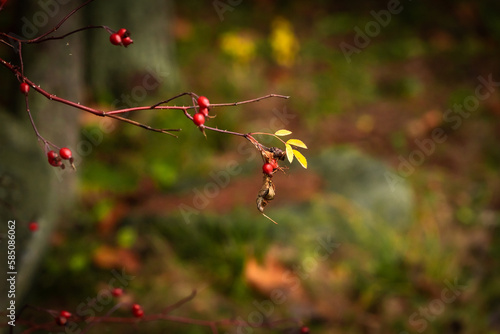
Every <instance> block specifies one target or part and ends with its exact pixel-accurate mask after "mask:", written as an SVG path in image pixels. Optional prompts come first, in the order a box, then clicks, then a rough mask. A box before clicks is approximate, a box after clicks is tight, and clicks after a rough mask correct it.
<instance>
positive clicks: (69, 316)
mask: <svg viewBox="0 0 500 334" xmlns="http://www.w3.org/2000/svg"><path fill="white" fill-rule="evenodd" d="M60 316H61V317H64V318H66V319H67V318H71V313H70V312H68V311H65V310H62V311H61V313H60Z"/></svg>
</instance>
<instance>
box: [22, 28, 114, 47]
mask: <svg viewBox="0 0 500 334" xmlns="http://www.w3.org/2000/svg"><path fill="white" fill-rule="evenodd" d="M90 29H106V30H108V31H109V30H110V29H109V27H107V26H86V27H83V28H79V29H76V30H73V31H71V32H68V33H66V34H64V35H61V36H50V37H45V38H42V39H36V40H34V41H32V42H30V43H33V44H35V43H42V42H45V41H50V40H58V39H64V38H66V37H68V36H70V35H73V34H75V33H77V32H80V31H83V30H90Z"/></svg>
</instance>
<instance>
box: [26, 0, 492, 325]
mask: <svg viewBox="0 0 500 334" xmlns="http://www.w3.org/2000/svg"><path fill="white" fill-rule="evenodd" d="M402 6H403V10H402V11H401V13H400V14H397V15H393V16H392V17H391V21H390V23H389V24H388V25H387V26H385V27H381V28H380V34H378V35H377V36H374V37H372V38H371V41H370V43H369V45H368V46H366V47H365V48H363V49H362V50H361V52H360V53H359V54H356V53H354V54H352V56H351V60H352V62H351V63H348V62H347V61H346V58H345V56H344V55H343V54H342V52H341V49H340V48H339V44H340V43H341V42H342V41H345V42H347V43H353V40H354V37H355V31H354V27H356V26H357V27H360V28H361V29H364V27H365V25H366V24H367V23H368V22H370V21H373V20H374V18H373V16H372V14H371V11H380V10H383V9H386V8H387V3H385V2H375V1H350V2H341V3H338V2H331V1H315V2H313V3H311V2H299V1H294V2H285V1H277V2H273V1H265V0H263V1H256V2H241V4H240V5H238V6H234V7H232V8H233V9H232V10H230V11H226V12H224V13H223V16H222V17H223V20H222V21H221V20H220V17H219V16H218V15H217V12H216V11H215V9H214V8H213V7H212V6H211V3H210V2H206V3H203V4H201V3H199V2H195V1H192V0H186V1H183V2H181V3H175V10H176V14H175V15H174V20H173V22H171V23H170V29H171V34H172V36H173V38H174V41H175V45H174V46H172V48H174V49H175V55H176V58H177V61H178V66H179V69H178V70H179V72H180V73H181V80H180V82H179V83H177V88H176V90H175V91H168V92H166V91H164V90H162V89H161V87H160V89H158V90H156V91H154V92H149V93H148V96H147V97H146V99H145V100H144V101H142V102H141V104H146V105H147V104H150V103H151V104H153V103H155V102H157V101H159V100H162V99H165V98H168V97H170V96H173V95H175V94H177V93H180V92H184V91H193V92H196V93H197V94H200V95H206V96H208V97H209V98H210V101H211V102H212V103H222V102H235V101H238V100H246V99H249V98H253V97H258V96H262V95H266V94H268V93H278V94H285V95H290V96H291V98H290V99H289V100H286V101H282V100H266V101H262V102H259V103H255V104H250V105H244V106H238V107H230V108H224V109H222V108H221V109H213V110H212V111H211V112H213V113H214V114H216V115H217V117H216V118H214V119H210V120H209V121H208V124H209V125H211V126H217V127H219V128H223V129H234V130H236V131H240V132H248V131H261V130H262V129H270V131H275V130H277V129H279V128H287V129H290V130H292V131H293V132H294V135H295V134H296V138H301V139H303V140H304V142H306V144H307V145H308V147H309V150H307V151H304V152H303V153H304V154H305V155H306V157H307V158H308V161H309V169H308V170H307V171H300V170H299V169H300V167H299V168H296V167H297V166H292V167H291V168H290V170H288V171H287V175H282V174H278V175H276V176H275V178H274V179H275V180H276V183H277V197H276V200H275V201H273V202H271V204H270V205H269V207H268V208H267V209H266V212H267V213H268V214H269V215H270V216H271V217H272V218H273V219H275V220H276V221H278V222H279V225H277V226H275V225H274V224H271V223H270V222H269V221H267V220H266V219H264V218H263V217H262V216H260V215H259V214H258V212H257V210H256V209H255V202H254V198H255V196H256V194H257V191H258V189H259V187H260V182H261V175H260V164H261V161H260V158H259V157H258V156H257V155H253V156H252V155H250V156H248V155H247V153H246V152H247V150H249V147H247V146H241V145H242V140H241V138H232V137H230V136H224V135H221V134H216V133H211V132H208V133H207V135H208V138H207V139H205V138H204V137H203V135H202V134H201V133H200V132H199V131H198V129H196V128H195V127H194V126H192V124H191V122H190V121H189V120H188V119H186V118H185V117H183V116H182V115H180V114H176V112H175V111H168V112H157V113H150V114H148V113H142V114H139V113H138V114H135V115H131V117H134V118H135V119H139V120H140V121H142V122H145V123H148V124H152V125H155V126H157V127H166V128H182V129H183V131H181V132H179V133H178V136H179V138H173V137H170V136H165V135H160V134H157V133H152V132H147V131H144V130H142V129H138V128H134V127H131V126H129V125H126V124H125V125H117V126H116V128H115V129H114V131H112V132H111V133H109V134H106V135H105V136H104V139H103V141H102V143H101V144H99V145H98V146H97V147H96V148H95V149H94V150H93V151H92V153H91V154H90V155H89V156H88V157H86V159H85V161H84V163H83V164H82V165H81V167H79V171H78V173H79V176H80V177H81V178H80V185H81V187H80V196H81V202H80V203H79V204H78V206H77V208H76V209H75V211H74V212H72V213H68V216H67V217H65V219H63V221H64V224H61V230H60V231H59V232H58V235H56V236H54V238H53V239H54V240H53V249H52V251H51V253H50V254H48V256H47V257H46V260H45V263H44V265H43V269H42V271H41V273H40V279H39V282H38V283H37V291H35V292H34V293H33V296H32V299H33V300H31V301H30V303H36V302H40V301H44V303H49V304H54V305H57V307H63V306H65V307H67V308H69V309H71V308H72V307H76V305H78V304H79V303H80V302H81V301H83V300H85V298H86V297H87V296H94V295H95V294H96V293H97V292H98V291H99V289H100V288H101V287H102V284H105V283H106V282H107V281H108V280H109V278H110V277H111V275H110V270H111V269H112V268H115V267H117V268H127V270H130V272H131V274H132V275H135V277H136V278H135V279H134V280H133V281H132V282H131V285H130V287H127V290H128V292H129V293H130V294H131V295H132V296H133V298H134V300H137V301H139V302H140V303H141V304H142V305H144V307H145V309H146V312H155V310H160V309H162V308H163V307H165V306H166V305H168V304H172V303H174V302H176V301H177V300H179V299H180V298H183V297H184V296H186V295H188V294H189V293H190V291H191V290H192V289H198V290H199V296H198V297H196V299H195V300H193V301H192V302H190V303H189V304H187V305H185V306H184V307H183V308H182V309H181V310H178V311H176V312H177V313H176V314H182V315H191V316H193V317H198V318H203V319H219V318H231V317H238V316H241V317H242V318H243V319H245V320H246V319H247V317H248V315H249V314H250V313H251V312H252V311H255V309H256V308H255V304H254V302H255V301H263V300H267V299H269V293H270V291H271V289H272V288H283V289H285V290H286V291H288V294H287V300H286V302H285V303H283V304H281V305H274V306H275V308H274V312H273V314H272V315H271V317H272V318H280V317H294V318H296V319H298V320H299V321H304V322H305V323H307V324H308V325H310V327H311V328H312V333H398V334H400V333H415V332H424V331H425V332H427V333H493V332H496V331H498V330H499V328H500V320H499V312H500V305H499V304H498V298H499V294H500V285H499V284H498V280H497V279H496V277H497V276H498V274H499V269H498V268H500V267H499V260H498V259H499V255H500V248H499V246H498V245H499V244H500V243H499V242H498V241H499V240H498V239H499V237H500V233H499V231H498V224H499V214H498V209H499V206H500V201H499V198H500V197H499V189H500V178H499V176H498V168H499V167H500V155H499V153H498V149H497V147H498V141H499V139H500V138H499V135H498V134H499V133H500V131H499V130H500V128H499V122H498V117H499V115H500V112H499V110H500V107H499V105H500V104H499V102H498V101H499V94H498V92H497V91H495V93H494V94H493V95H492V97H491V98H489V99H488V100H486V101H482V102H481V104H480V105H479V107H478V109H477V110H475V111H474V112H473V113H472V114H471V116H470V117H469V118H467V119H466V120H464V122H463V125H462V126H461V127H460V128H459V129H457V130H454V129H452V128H451V127H450V126H449V124H446V122H445V121H443V114H444V113H445V112H446V110H447V109H449V108H452V107H453V105H454V104H455V103H459V104H460V103H463V101H464V99H466V98H467V97H468V96H471V95H472V96H474V92H475V88H476V86H477V84H478V81H477V77H478V76H479V75H482V76H484V77H486V76H487V75H488V74H490V73H493V78H495V79H498V77H497V76H496V75H495V73H499V72H498V69H499V66H498V50H499V43H500V23H499V22H500V21H499V20H498V18H499V17H498V13H499V12H500V8H499V4H498V2H495V1H478V2H474V1H458V2H456V1H451V0H450V1H443V2H439V3H436V2H431V1H430V0H429V1H418V2H411V3H410V2H402ZM159 15H160V13H159ZM133 47H139V45H133ZM109 61H112V60H111V59H110V60H109ZM122 76H123V77H122V78H121V79H120V80H117V82H116V87H111V88H110V89H109V91H105V90H103V91H99V92H94V96H97V97H99V99H100V101H97V102H96V103H100V104H103V105H106V106H109V104H110V103H111V102H112V100H113V98H112V97H113V96H115V94H119V93H117V92H121V91H124V92H129V91H131V89H133V87H134V81H133V80H131V79H130V78H132V77H133V74H132V73H126V71H124V73H123V74H122ZM122 79H123V80H122ZM176 103H178V104H188V103H190V100H189V99H188V98H183V99H181V100H179V101H178V102H176ZM283 110H285V111H286V113H287V114H290V115H293V117H291V118H285V117H278V116H277V115H282V114H280V112H281V113H282V112H283ZM276 112H278V114H277V113H276ZM97 121H99V120H89V121H86V122H85V124H84V129H86V130H87V131H92V129H94V130H96V129H98V128H97V126H98V125H97V124H98V123H96V122H97ZM438 127H440V128H442V129H443V131H444V132H445V134H446V135H447V140H446V141H445V142H444V143H442V144H437V143H434V145H435V147H434V151H433V153H431V154H425V155H424V161H423V162H422V163H421V164H419V165H418V166H413V167H414V171H412V172H411V173H410V175H408V176H407V177H400V179H398V180H399V182H398V183H397V185H396V187H395V188H393V189H392V190H391V187H389V184H388V181H387V173H390V174H391V175H399V176H400V171H399V169H400V167H401V158H402V159H405V160H407V161H408V160H409V159H410V155H411V153H413V152H416V151H418V150H422V149H421V147H420V146H418V145H417V144H416V140H420V141H422V140H424V139H426V138H431V134H432V130H433V129H435V128H438ZM275 144H276V145H278V144H279V143H275ZM242 147H243V148H242ZM243 152H245V153H243ZM422 154H423V153H422ZM231 161H235V162H236V163H237V164H238V167H240V168H241V169H240V172H239V173H236V175H231V177H230V180H229V184H228V185H227V186H223V187H221V186H218V188H217V186H215V187H216V189H217V191H216V193H215V195H214V196H213V197H211V196H207V195H206V194H207V192H206V189H208V188H207V186H208V185H209V184H216V182H215V181H214V179H213V178H212V176H211V175H213V174H211V173H218V172H221V171H225V166H226V164H227V163H228V162H231ZM196 191H198V193H197V192H196ZM200 193H201V194H202V195H204V196H205V199H206V200H207V201H208V204H207V205H206V207H204V208H202V209H200V210H199V211H196V212H195V213H193V214H191V215H190V219H189V223H188V222H187V220H186V217H185V216H184V215H183V214H182V212H181V210H180V209H179V208H180V205H181V204H186V205H188V206H191V207H193V206H194V204H193V201H194V200H195V197H196V196H197V195H196V194H200ZM194 209H195V210H198V209H197V208H194ZM330 237H331V240H334V242H335V243H336V244H338V247H336V248H335V250H334V251H333V252H332V253H331V254H330V255H329V256H328V257H327V258H326V259H324V260H320V259H319V258H318V255H317V254H318V252H317V247H318V244H321V242H320V241H318V240H320V239H321V238H330ZM103 247H104V248H103ZM252 263H256V264H255V265H251V264H252ZM307 268H308V269H307ZM299 273H302V276H299ZM287 275H291V276H290V277H289V279H288V280H285V279H284V277H287ZM455 281H457V282H459V284H460V285H463V286H465V288H463V289H462V290H460V291H459V293H458V295H457V298H456V300H454V301H453V302H450V303H445V302H443V301H442V298H443V297H442V291H444V289H446V288H447V282H455ZM294 282H297V284H295V283H294ZM287 289H288V290H287ZM55 291H57V293H55ZM436 300H437V302H435V301H436ZM433 302H434V304H433ZM436 305H437V306H436ZM440 305H442V306H440ZM438 306H439V307H438ZM425 309H427V310H429V309H430V311H427V312H431V315H430V316H429V317H427V318H426V317H425V316H424V313H423V312H424V311H422V310H425ZM120 312H121V311H120ZM124 314H126V313H125V312H124ZM424 325H425V328H424ZM99 328H103V330H108V331H110V332H112V331H114V330H118V327H113V326H109V327H106V326H102V327H99ZM127 330H129V331H130V329H127V328H123V329H122V328H120V332H122V333H125V332H127ZM141 331H145V332H146V331H148V332H162V331H169V332H183V333H207V332H208V331H207V330H206V329H200V328H197V327H196V326H184V325H182V326H181V325H178V324H173V323H155V324H153V323H150V324H144V328H143V327H142V324H141ZM253 332H254V333H257V332H266V331H264V330H262V331H259V330H257V329H254V331H253Z"/></svg>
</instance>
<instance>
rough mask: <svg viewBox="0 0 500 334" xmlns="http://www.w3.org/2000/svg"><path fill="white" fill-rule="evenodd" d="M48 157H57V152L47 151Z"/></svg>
mask: <svg viewBox="0 0 500 334" xmlns="http://www.w3.org/2000/svg"><path fill="white" fill-rule="evenodd" d="M47 158H49V159H56V158H57V153H56V152H54V151H49V152H47Z"/></svg>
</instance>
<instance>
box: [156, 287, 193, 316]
mask: <svg viewBox="0 0 500 334" xmlns="http://www.w3.org/2000/svg"><path fill="white" fill-rule="evenodd" d="M194 297H196V290H193V292H191V294H190V295H189V296H187V297H184V298H183V299H181V300H179V301H178V302H176V303H174V304H172V305H170V306H167V307H166V308H165V309H164V310H163V311H162V312H161V313H162V314H167V313H170V312H172V311H173V310H175V309H176V308H179V307H181V306H182V305H184V304H186V303H188V302H190V301H191V300H193V299H194Z"/></svg>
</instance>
